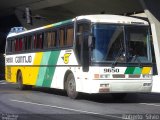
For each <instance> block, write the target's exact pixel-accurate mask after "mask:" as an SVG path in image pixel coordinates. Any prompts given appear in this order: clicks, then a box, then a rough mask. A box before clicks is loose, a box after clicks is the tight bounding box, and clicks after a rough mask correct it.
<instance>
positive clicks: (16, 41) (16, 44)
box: [15, 38, 19, 51]
mask: <svg viewBox="0 0 160 120" xmlns="http://www.w3.org/2000/svg"><path fill="white" fill-rule="evenodd" d="M15 51H19V40H18V38H16V40H15Z"/></svg>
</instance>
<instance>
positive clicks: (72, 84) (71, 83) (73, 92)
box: [66, 73, 79, 99]
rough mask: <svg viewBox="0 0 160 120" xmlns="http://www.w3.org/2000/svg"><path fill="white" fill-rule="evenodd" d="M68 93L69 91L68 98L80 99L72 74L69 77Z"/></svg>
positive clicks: (67, 82) (67, 83)
mask: <svg viewBox="0 0 160 120" xmlns="http://www.w3.org/2000/svg"><path fill="white" fill-rule="evenodd" d="M66 91H67V95H68V97H70V98H72V99H76V98H78V95H79V93H78V92H77V91H76V82H75V78H74V76H73V74H72V73H70V74H69V75H68V77H67V81H66Z"/></svg>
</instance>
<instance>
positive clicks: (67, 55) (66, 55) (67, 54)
mask: <svg viewBox="0 0 160 120" xmlns="http://www.w3.org/2000/svg"><path fill="white" fill-rule="evenodd" d="M70 55H71V53H65V54H64V56H63V57H62V59H63V62H64V63H65V64H68V63H69V56H70Z"/></svg>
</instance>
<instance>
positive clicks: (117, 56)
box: [112, 47, 123, 68]
mask: <svg viewBox="0 0 160 120" xmlns="http://www.w3.org/2000/svg"><path fill="white" fill-rule="evenodd" d="M122 53H123V47H121V48H120V50H119V52H118V54H117V55H116V57H115V58H116V59H115V60H114V61H113V62H112V68H114V67H115V65H116V63H117V61H118V59H119V57H120V56H121V55H122Z"/></svg>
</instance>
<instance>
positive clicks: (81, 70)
mask: <svg viewBox="0 0 160 120" xmlns="http://www.w3.org/2000/svg"><path fill="white" fill-rule="evenodd" d="M5 72H6V73H5V78H6V80H7V81H8V82H13V83H17V84H18V86H19V88H20V89H28V88H31V87H33V86H35V87H47V88H55V89H62V90H65V91H66V92H67V95H68V96H69V97H70V98H73V99H75V98H77V97H78V96H79V93H88V94H101V93H102V94H106V93H110V94H111V95H113V97H115V98H120V97H122V98H123V97H124V96H126V94H127V93H137V92H138V93H148V92H150V91H151V88H152V55H151V41H150V27H149V23H148V22H147V21H145V20H142V19H138V18H133V17H127V16H120V15H105V14H102V15H83V16H78V17H75V18H73V19H70V20H66V21H62V22H58V23H55V24H50V25H47V26H43V27H39V28H35V29H31V30H25V29H23V28H13V29H12V30H11V32H10V33H9V34H8V36H7V40H6V58H5Z"/></svg>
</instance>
